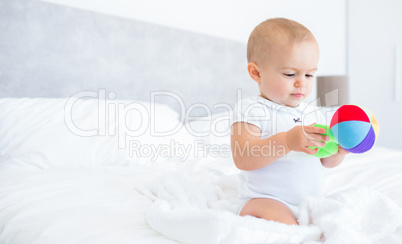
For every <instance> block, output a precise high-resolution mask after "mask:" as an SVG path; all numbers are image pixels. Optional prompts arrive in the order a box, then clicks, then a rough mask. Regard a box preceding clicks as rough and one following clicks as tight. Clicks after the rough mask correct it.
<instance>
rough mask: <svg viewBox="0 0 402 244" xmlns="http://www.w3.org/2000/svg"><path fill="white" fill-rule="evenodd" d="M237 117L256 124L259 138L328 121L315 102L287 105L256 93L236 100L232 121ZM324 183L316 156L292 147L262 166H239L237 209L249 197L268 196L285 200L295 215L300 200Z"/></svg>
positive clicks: (317, 191) (321, 168) (318, 190)
mask: <svg viewBox="0 0 402 244" xmlns="http://www.w3.org/2000/svg"><path fill="white" fill-rule="evenodd" d="M239 121H243V122H247V123H250V124H253V125H255V126H257V127H259V128H260V129H261V132H262V134H261V139H265V138H267V137H270V136H272V135H275V134H277V133H279V132H285V131H288V130H290V129H291V128H293V127H294V126H297V125H311V124H313V123H318V124H327V123H326V122H325V119H324V116H323V115H322V114H321V113H320V112H319V111H318V108H316V107H314V106H310V105H307V104H306V103H301V104H300V105H299V106H298V107H297V108H292V107H286V106H282V105H279V104H276V103H274V102H271V101H269V100H267V99H264V98H262V97H258V96H255V97H250V98H247V99H243V100H241V101H239V102H238V103H237V105H236V107H235V110H234V120H233V123H236V122H239ZM271 153H273V152H272V151H271ZM277 153H278V152H277ZM279 153H280V152H279ZM323 187H324V171H323V167H322V165H321V162H320V160H319V158H316V157H313V156H311V155H308V154H305V153H302V152H294V151H292V152H290V153H288V154H287V155H285V156H283V157H281V158H279V159H278V160H276V161H275V162H273V163H272V164H270V165H267V166H265V167H264V168H261V169H257V170H251V171H243V170H241V173H240V187H239V191H240V201H241V205H240V209H239V212H240V210H241V208H242V207H243V206H244V204H245V203H246V202H248V201H249V200H250V199H252V198H270V199H275V200H278V201H280V202H282V203H284V204H286V205H287V206H288V207H289V208H290V209H291V210H292V211H293V212H294V214H295V215H297V206H299V204H300V203H301V202H302V200H303V199H305V198H306V197H308V196H317V195H320V194H321V191H322V189H323Z"/></svg>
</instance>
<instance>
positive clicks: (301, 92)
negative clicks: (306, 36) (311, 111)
mask: <svg viewBox="0 0 402 244" xmlns="http://www.w3.org/2000/svg"><path fill="white" fill-rule="evenodd" d="M271 49H272V50H270V52H269V53H270V55H269V57H267V60H266V61H265V62H264V64H263V65H262V66H260V67H259V73H260V78H261V79H260V82H258V85H259V88H260V91H261V96H263V97H265V98H267V99H268V100H271V101H273V102H275V103H278V104H281V105H284V106H289V107H297V106H299V104H300V102H301V101H302V100H304V99H305V98H306V97H307V96H308V95H309V94H310V93H311V90H312V88H313V82H314V74H315V72H316V71H317V64H318V57H319V50H318V45H317V43H316V42H315V41H306V42H302V43H299V44H292V45H284V44H278V45H276V46H275V47H274V48H271Z"/></svg>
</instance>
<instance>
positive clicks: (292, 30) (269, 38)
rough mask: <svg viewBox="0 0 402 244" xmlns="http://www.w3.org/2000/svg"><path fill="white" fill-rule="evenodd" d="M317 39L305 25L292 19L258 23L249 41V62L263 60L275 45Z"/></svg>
mask: <svg viewBox="0 0 402 244" xmlns="http://www.w3.org/2000/svg"><path fill="white" fill-rule="evenodd" d="M304 41H316V40H315V37H314V35H313V34H312V33H311V31H310V30H309V29H307V28H306V27H305V26H304V25H302V24H300V23H298V22H296V21H294V20H290V19H285V18H273V19H268V20H265V21H263V22H262V23H260V24H259V25H257V26H256V27H255V28H254V30H253V31H252V32H251V34H250V37H249V39H248V42H247V62H248V63H250V62H255V63H259V62H263V61H264V60H265V59H266V57H267V56H269V50H270V48H271V47H272V46H273V45H277V44H281V43H291V44H296V43H301V42H304Z"/></svg>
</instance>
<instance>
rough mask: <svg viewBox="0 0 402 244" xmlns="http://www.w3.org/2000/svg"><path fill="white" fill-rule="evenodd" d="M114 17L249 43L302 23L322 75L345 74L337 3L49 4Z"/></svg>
mask: <svg viewBox="0 0 402 244" xmlns="http://www.w3.org/2000/svg"><path fill="white" fill-rule="evenodd" d="M45 1H47V2H52V3H57V4H63V5H68V6H72V7H77V8H82V9H86V10H91V11H95V12H101V13H107V14H111V15H115V16H121V17H126V18H133V19H137V20H142V21H146V22H152V23H156V24H160V25H166V26H171V27H175V28H180V29H185V30H190V31H194V32H199V33H204V34H208V35H213V36H218V37H222V38H227V39H231V40H235V41H239V42H243V43H246V42H247V39H248V35H249V34H250V32H251V31H252V29H253V28H254V27H255V25H257V24H258V23H260V22H262V21H263V20H265V19H267V18H271V17H287V18H291V19H294V20H296V21H299V22H301V23H302V24H304V25H305V26H307V27H308V28H309V29H310V30H311V31H312V32H313V33H314V35H315V36H316V38H317V40H318V42H319V44H320V48H321V58H320V65H319V74H321V75H331V74H345V70H346V68H345V47H346V45H345V44H346V37H345V1H344V0H342V1H337V0H304V1H299V0H282V1H281V0H251V1H246V0H218V1H217V0H203V1H189V0H169V1H166V0H147V1H143V0H142V1H139V0H113V1H112V0H45Z"/></svg>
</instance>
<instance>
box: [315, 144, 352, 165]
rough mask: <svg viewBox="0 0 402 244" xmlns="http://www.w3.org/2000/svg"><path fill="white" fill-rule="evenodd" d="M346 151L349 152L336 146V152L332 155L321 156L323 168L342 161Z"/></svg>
mask: <svg viewBox="0 0 402 244" xmlns="http://www.w3.org/2000/svg"><path fill="white" fill-rule="evenodd" d="M348 153H349V152H348V151H346V150H345V149H343V148H342V147H341V146H338V153H335V154H334V155H332V156H329V157H327V158H321V164H322V166H324V167H325V168H333V167H336V166H338V165H339V164H340V163H341V162H342V161H343V159H344V158H345V156H346V154H348Z"/></svg>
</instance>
